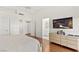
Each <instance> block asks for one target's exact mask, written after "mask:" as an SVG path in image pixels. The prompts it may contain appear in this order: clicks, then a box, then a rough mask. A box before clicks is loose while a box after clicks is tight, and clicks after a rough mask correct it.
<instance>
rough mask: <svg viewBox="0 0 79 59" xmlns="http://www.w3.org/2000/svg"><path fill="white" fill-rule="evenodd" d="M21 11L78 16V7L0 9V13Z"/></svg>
mask: <svg viewBox="0 0 79 59" xmlns="http://www.w3.org/2000/svg"><path fill="white" fill-rule="evenodd" d="M16 10H19V11H23V12H26V13H30V14H32V15H34V14H48V15H49V14H52V15H71V16H73V15H75V16H79V7H78V6H5V7H0V12H4V11H7V12H10V11H16Z"/></svg>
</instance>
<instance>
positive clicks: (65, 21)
mask: <svg viewBox="0 0 79 59" xmlns="http://www.w3.org/2000/svg"><path fill="white" fill-rule="evenodd" d="M53 28H57V29H72V28H73V18H72V17H66V18H60V19H53Z"/></svg>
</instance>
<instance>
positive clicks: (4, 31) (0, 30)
mask: <svg viewBox="0 0 79 59" xmlns="http://www.w3.org/2000/svg"><path fill="white" fill-rule="evenodd" d="M8 34H9V17H8V16H7V15H0V35H8Z"/></svg>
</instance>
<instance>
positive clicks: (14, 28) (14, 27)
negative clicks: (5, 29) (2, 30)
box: [10, 15, 21, 35]
mask: <svg viewBox="0 0 79 59" xmlns="http://www.w3.org/2000/svg"><path fill="white" fill-rule="evenodd" d="M20 25H21V24H20V22H19V20H18V18H17V16H16V15H11V16H10V34H11V35H18V34H20Z"/></svg>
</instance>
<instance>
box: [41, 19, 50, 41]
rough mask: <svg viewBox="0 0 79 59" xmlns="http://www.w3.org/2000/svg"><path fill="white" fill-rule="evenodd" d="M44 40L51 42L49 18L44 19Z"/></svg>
mask: <svg viewBox="0 0 79 59" xmlns="http://www.w3.org/2000/svg"><path fill="white" fill-rule="evenodd" d="M42 38H43V39H48V40H49V18H44V19H42Z"/></svg>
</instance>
